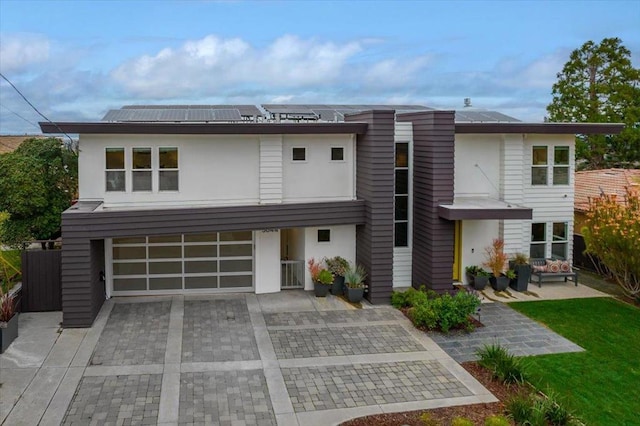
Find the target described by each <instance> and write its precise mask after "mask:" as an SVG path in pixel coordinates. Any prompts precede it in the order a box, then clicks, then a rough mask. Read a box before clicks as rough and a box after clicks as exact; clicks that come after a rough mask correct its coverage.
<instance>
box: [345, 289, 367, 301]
mask: <svg viewBox="0 0 640 426" xmlns="http://www.w3.org/2000/svg"><path fill="white" fill-rule="evenodd" d="M363 296H364V287H360V288H351V287H347V299H348V300H349V302H351V303H357V302H360V301H361V300H362V297H363Z"/></svg>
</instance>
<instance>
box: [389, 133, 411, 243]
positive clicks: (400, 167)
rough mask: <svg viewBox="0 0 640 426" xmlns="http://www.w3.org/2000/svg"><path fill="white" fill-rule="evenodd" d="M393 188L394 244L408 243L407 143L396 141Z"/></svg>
mask: <svg viewBox="0 0 640 426" xmlns="http://www.w3.org/2000/svg"><path fill="white" fill-rule="evenodd" d="M395 147H396V153H395V189H394V215H393V220H394V245H395V247H407V246H408V245H409V144H408V143H406V142H399V143H396V146H395Z"/></svg>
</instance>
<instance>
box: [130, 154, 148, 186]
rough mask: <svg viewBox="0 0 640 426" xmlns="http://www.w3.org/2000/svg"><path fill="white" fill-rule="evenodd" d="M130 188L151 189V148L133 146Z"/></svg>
mask: <svg viewBox="0 0 640 426" xmlns="http://www.w3.org/2000/svg"><path fill="white" fill-rule="evenodd" d="M132 154H133V155H132V156H131V160H132V167H131V168H132V175H131V189H132V190H133V191H151V148H133V152H132Z"/></svg>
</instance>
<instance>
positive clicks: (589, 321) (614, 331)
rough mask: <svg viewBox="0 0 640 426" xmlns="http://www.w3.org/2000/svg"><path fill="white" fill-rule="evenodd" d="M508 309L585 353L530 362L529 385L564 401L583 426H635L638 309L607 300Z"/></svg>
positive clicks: (639, 391)
mask: <svg viewBox="0 0 640 426" xmlns="http://www.w3.org/2000/svg"><path fill="white" fill-rule="evenodd" d="M509 306H511V307H512V308H514V309H515V310H517V311H519V312H522V313H523V314H525V315H527V316H528V317H530V318H533V319H535V320H537V321H539V322H541V323H543V324H545V325H546V326H548V327H549V328H551V329H552V330H554V331H555V332H557V333H559V334H561V335H563V336H564V337H566V338H567V339H569V340H571V341H573V342H574V343H576V344H578V345H580V346H582V347H583V348H584V349H585V350H586V351H585V352H579V353H568V354H557V355H543V356H536V357H530V358H528V363H527V372H528V373H529V379H530V380H531V382H532V383H533V384H534V385H535V386H536V387H537V388H538V389H546V388H549V389H551V390H552V391H555V392H556V393H557V394H559V395H563V398H564V397H566V401H567V404H568V405H569V406H570V407H571V408H573V409H574V410H575V411H576V414H578V416H579V417H580V418H581V419H582V420H583V421H584V422H586V424H593V425H614V424H615V425H637V424H638V409H639V407H640V406H639V405H638V401H640V362H639V360H640V344H638V343H639V341H640V309H638V308H636V307H633V306H631V305H627V304H624V303H621V302H619V301H616V300H614V299H608V298H596V299H573V300H552V301H541V302H517V303H510V304H509Z"/></svg>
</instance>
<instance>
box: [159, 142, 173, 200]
mask: <svg viewBox="0 0 640 426" xmlns="http://www.w3.org/2000/svg"><path fill="white" fill-rule="evenodd" d="M158 154H159V155H158V159H159V166H160V170H159V172H158V181H159V182H158V189H159V190H160V191H177V190H178V148H159V149H158Z"/></svg>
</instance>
